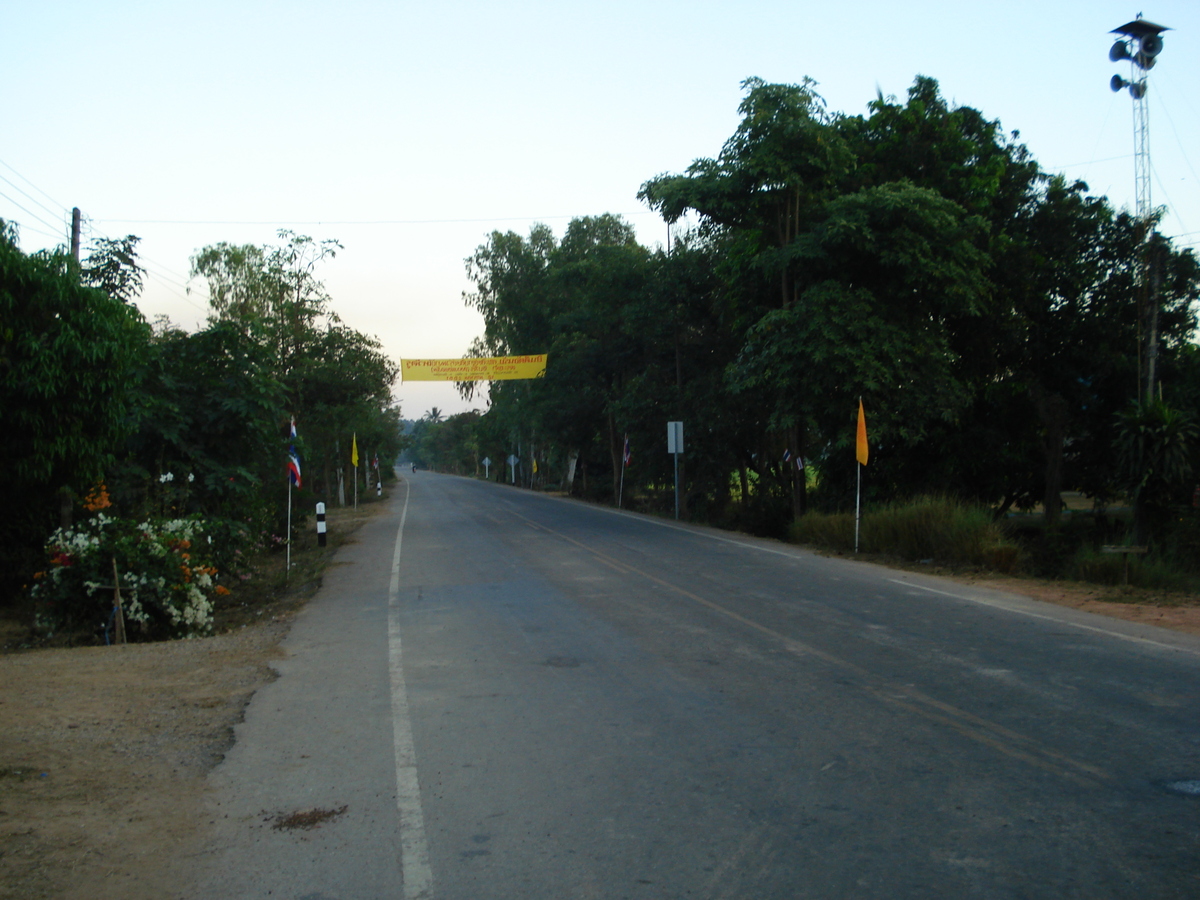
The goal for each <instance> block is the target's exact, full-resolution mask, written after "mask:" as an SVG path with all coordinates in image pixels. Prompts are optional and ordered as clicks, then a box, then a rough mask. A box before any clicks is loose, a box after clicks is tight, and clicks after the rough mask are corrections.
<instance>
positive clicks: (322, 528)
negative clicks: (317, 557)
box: [317, 503, 325, 547]
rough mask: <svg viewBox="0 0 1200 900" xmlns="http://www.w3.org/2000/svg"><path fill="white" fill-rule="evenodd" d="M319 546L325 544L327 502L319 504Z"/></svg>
mask: <svg viewBox="0 0 1200 900" xmlns="http://www.w3.org/2000/svg"><path fill="white" fill-rule="evenodd" d="M317 546H318V547H324V546H325V504H324V503H318V504H317Z"/></svg>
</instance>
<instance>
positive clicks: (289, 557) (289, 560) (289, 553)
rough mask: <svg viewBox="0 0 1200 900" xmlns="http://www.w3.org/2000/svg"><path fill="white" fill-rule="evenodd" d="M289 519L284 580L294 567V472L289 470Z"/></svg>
mask: <svg viewBox="0 0 1200 900" xmlns="http://www.w3.org/2000/svg"><path fill="white" fill-rule="evenodd" d="M287 483H288V520H287V568H286V569H285V571H284V574H283V577H284V580H287V573H288V572H290V571H291V569H292V473H291V470H290V469H289V470H288V474H287Z"/></svg>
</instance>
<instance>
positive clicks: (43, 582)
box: [30, 513, 228, 640]
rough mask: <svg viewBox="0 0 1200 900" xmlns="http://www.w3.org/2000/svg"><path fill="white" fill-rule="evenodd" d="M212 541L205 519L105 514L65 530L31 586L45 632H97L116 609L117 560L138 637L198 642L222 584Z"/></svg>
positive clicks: (50, 544)
mask: <svg viewBox="0 0 1200 900" xmlns="http://www.w3.org/2000/svg"><path fill="white" fill-rule="evenodd" d="M211 556H212V547H211V538H209V537H208V536H206V535H205V533H204V522H203V521H202V520H200V519H197V518H189V519H150V520H147V521H144V522H140V523H136V524H135V523H134V522H133V521H132V520H127V519H115V518H110V517H109V516H106V515H105V514H104V513H98V514H97V515H95V516H93V517H92V518H91V519H89V520H87V521H86V522H82V523H80V524H79V525H77V526H75V527H74V528H70V529H61V528H60V529H59V530H58V531H56V532H54V534H52V535H51V536H50V540H49V541H47V543H46V558H47V566H46V569H45V570H44V571H42V572H38V573H36V574H35V575H34V584H33V587H32V588H31V589H30V592H31V594H32V595H33V599H34V602H35V608H36V610H37V617H36V624H37V626H38V628H40V629H42V630H44V631H46V632H48V633H50V634H53V633H55V632H58V631H68V632H74V631H78V630H80V629H87V630H93V629H96V628H97V627H99V626H103V625H105V624H106V623H107V622H108V619H109V616H110V614H111V611H112V606H113V603H112V601H113V560H114V559H115V560H116V569H117V573H118V574H119V577H120V582H119V583H120V586H121V606H122V609H123V610H124V615H125V623H126V629H127V632H128V633H129V635H130V636H131V637H141V638H144V639H148V640H152V639H156V638H162V637H193V636H196V635H200V634H205V633H207V632H208V631H210V630H211V629H212V600H211V596H212V595H213V594H223V593H228V591H227V590H226V589H225V588H224V587H222V586H220V585H218V584H217V570H216V568H215V567H214V566H213V565H212V564H211Z"/></svg>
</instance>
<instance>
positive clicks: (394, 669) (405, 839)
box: [388, 480, 433, 900]
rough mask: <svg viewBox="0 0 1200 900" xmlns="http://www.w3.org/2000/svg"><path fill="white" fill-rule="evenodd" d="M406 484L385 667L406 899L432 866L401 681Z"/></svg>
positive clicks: (424, 882)
mask: <svg viewBox="0 0 1200 900" xmlns="http://www.w3.org/2000/svg"><path fill="white" fill-rule="evenodd" d="M408 496H409V487H408V482H407V480H406V481H405V483H404V510H403V511H402V512H401V513H400V527H399V528H398V529H396V553H395V555H394V556H393V557H392V580H391V584H390V585H389V587H388V670H389V674H390V675H391V682H392V742H393V744H394V745H395V748H396V809H397V810H398V811H399V812H400V869H401V873H402V875H403V878H404V897H405V900H432V898H433V870H432V869H431V868H430V866H429V844H428V843H427V842H426V840H425V815H424V813H423V812H422V811H421V783H420V781H419V780H418V779H417V754H416V750H415V749H414V748H413V737H412V721H411V719H410V718H409V715H408V690H407V689H406V688H405V685H404V656H403V652H402V648H401V644H400V603H399V598H400V548H401V546H402V544H403V541H404V520H405V519H406V518H408Z"/></svg>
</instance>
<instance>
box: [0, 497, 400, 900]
mask: <svg viewBox="0 0 1200 900" xmlns="http://www.w3.org/2000/svg"><path fill="white" fill-rule="evenodd" d="M383 506H384V504H382V503H372V504H370V505H367V504H364V505H362V506H361V507H360V510H358V511H354V510H337V511H331V513H330V515H329V517H328V519H329V533H330V541H329V546H328V547H327V548H325V549H323V550H322V549H319V548H317V547H316V540H315V537H311V536H310V537H306V538H304V539H302V540H301V541H300V542H298V545H297V547H296V549H295V550H294V552H293V569H292V572H293V576H292V577H291V578H289V579H288V585H287V586H286V587H275V588H271V584H272V582H273V581H274V582H282V571H283V562H282V558H281V555H279V554H276V555H275V556H274V557H272V558H270V559H267V560H264V561H263V563H262V565H261V567H260V570H259V572H258V573H257V574H256V576H255V579H256V580H255V581H254V582H253V583H249V584H246V585H244V586H243V587H241V588H238V589H235V591H234V593H233V594H232V595H231V596H230V598H229V600H228V602H227V603H226V605H225V607H224V608H223V609H221V610H220V611H219V616H218V619H217V623H218V628H217V630H218V631H221V632H223V633H219V634H217V635H215V636H213V637H209V638H203V639H199V640H188V641H169V642H163V643H157V644H129V645H125V646H114V647H75V648H71V649H40V650H19V651H17V652H13V648H12V644H13V643H14V638H15V637H16V636H18V635H20V634H21V629H20V628H16V627H14V626H13V623H11V622H9V623H5V625H6V626H7V627H6V628H4V629H3V630H0V644H8V646H7V647H5V648H4V649H5V651H6V652H2V653H0V900H50V898H70V900H75V898H78V900H110V898H111V900H117V898H120V900H164V898H169V897H177V896H180V895H181V892H182V891H183V889H184V888H186V886H187V883H188V871H189V870H188V860H189V859H191V858H192V854H193V853H194V849H198V848H199V846H200V845H201V842H202V838H203V834H204V829H205V826H206V825H207V823H206V822H205V821H204V819H203V814H204V809H205V807H204V802H203V800H204V795H205V790H206V781H205V779H206V776H207V775H208V773H209V772H210V771H211V770H212V769H213V767H214V766H216V765H217V764H218V763H219V762H220V761H221V759H222V758H223V756H224V754H225V752H226V751H227V750H228V749H229V747H230V746H231V745H232V742H233V727H234V725H236V724H237V723H238V722H240V721H241V719H242V716H243V713H244V711H245V708H246V704H247V703H249V701H250V698H251V697H252V696H253V694H254V692H255V691H256V690H258V688H260V687H262V686H263V685H265V684H267V683H268V682H270V681H271V680H272V679H273V678H274V677H275V673H274V670H273V669H272V668H271V665H270V664H271V662H272V660H275V659H279V658H280V657H281V656H282V655H283V653H282V651H281V650H280V647H279V644H280V642H281V641H282V640H283V638H284V637H285V636H286V635H287V632H288V628H289V626H290V623H291V621H292V619H293V617H294V615H295V613H296V611H297V610H298V609H300V608H301V607H302V606H303V604H304V602H305V601H306V600H307V598H308V597H310V596H311V595H312V594H313V593H314V592H315V591H316V590H317V588H318V587H319V585H320V574H321V572H322V571H323V570H324V567H325V566H326V565H327V564H328V562H329V559H330V558H331V557H332V555H333V553H334V552H335V550H336V548H337V546H339V545H340V544H341V543H345V542H348V541H352V540H353V537H352V535H353V532H354V531H355V530H356V529H357V527H358V526H359V525H360V524H361V523H362V522H363V521H365V520H366V518H368V517H370V516H372V515H375V514H376V513H377V512H379V511H381V510H382V509H383ZM264 585H265V586H266V588H267V589H266V590H264ZM239 598H240V599H239Z"/></svg>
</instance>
